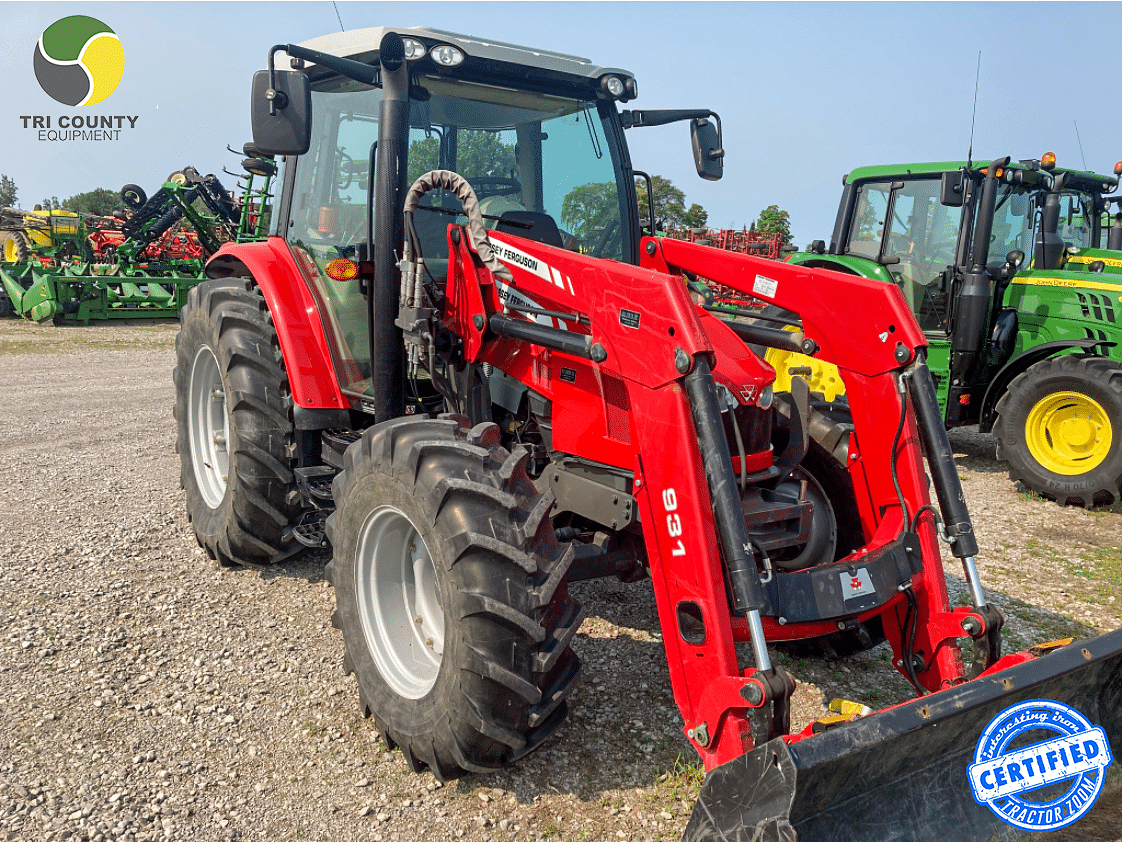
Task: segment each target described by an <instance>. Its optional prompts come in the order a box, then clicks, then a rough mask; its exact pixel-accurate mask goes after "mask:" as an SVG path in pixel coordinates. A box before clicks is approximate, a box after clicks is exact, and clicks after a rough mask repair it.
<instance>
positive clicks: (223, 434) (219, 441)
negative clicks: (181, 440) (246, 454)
mask: <svg viewBox="0 0 1122 842" xmlns="http://www.w3.org/2000/svg"><path fill="white" fill-rule="evenodd" d="M229 438H230V419H229V415H228V414H227V412H226V389H225V388H224V387H223V385H222V372H221V371H220V370H219V368H218V359H217V358H216V357H215V356H214V352H213V351H212V350H210V348H208V347H206V346H205V345H204V346H203V347H202V348H200V349H199V352H198V353H197V354H195V359H194V361H193V362H192V363H191V380H190V383H189V384H188V387H187V439H188V444H189V446H190V448H191V464H192V465H193V466H194V468H195V484H196V485H198V487H199V492H200V493H201V494H202V495H203V501H204V502H205V503H206V504H207V506H208V507H210V508H212V509H217V508H218V506H219V505H220V504H221V503H222V498H223V497H225V496H226V483H227V481H228V479H229V476H230V452H229V450H228V449H227V442H228V441H229Z"/></svg>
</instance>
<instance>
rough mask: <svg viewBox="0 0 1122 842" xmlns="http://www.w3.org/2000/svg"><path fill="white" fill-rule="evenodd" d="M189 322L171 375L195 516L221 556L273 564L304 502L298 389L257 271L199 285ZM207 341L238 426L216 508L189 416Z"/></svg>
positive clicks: (190, 300)
mask: <svg viewBox="0 0 1122 842" xmlns="http://www.w3.org/2000/svg"><path fill="white" fill-rule="evenodd" d="M180 323H181V330H180V333H179V335H178V336H177V337H176V359H177V365H176V367H175V369H174V371H173V375H172V376H173V380H174V382H175V387H176V392H177V399H176V408H175V413H174V415H175V418H176V420H177V426H178V428H179V434H178V436H177V440H176V451H177V452H178V453H179V454H180V460H181V472H180V485H181V487H182V488H183V489H184V490H185V492H186V494H187V498H188V500H187V502H188V505H187V510H188V519H189V520H190V521H191V523H192V525H193V527H194V529H195V536H196V538H197V540H198V541H199V543H200V545H201V546H203V548H204V549H205V550H206V551H207V554H208V555H209V556H210V557H211V558H213V559H215V560H217V561H218V562H219V563H220V564H221V565H223V566H236V565H241V564H262V563H268V562H269V561H270V560H271V559H273V558H275V557H278V556H280V555H281V554H282V551H283V550H284V549H285V548H286V546H287V539H286V536H285V534H284V533H285V529H286V527H287V526H288V524H289V523H290V522H291V520H292V519H293V517H295V515H296V512H297V511H298V508H299V495H298V494H295V493H294V492H295V475H294V473H293V464H294V461H293V459H292V454H293V453H294V452H295V448H294V437H295V433H294V429H295V427H294V424H293V420H292V397H291V392H290V389H289V384H288V378H287V375H286V373H285V369H284V366H283V363H281V362H279V360H280V359H281V357H280V352H279V341H278V339H277V335H276V330H275V328H274V327H273V324H272V317H271V315H270V314H269V311H268V307H267V306H266V304H265V299H264V296H263V295H262V294H261V292H260V291H259V290H258V289H257V287H256V285H255V284H254V282H253V281H252V280H251V279H248V278H237V277H231V278H223V279H220V280H212V281H208V282H206V283H203V284H200V285H198V286H196V287H193V288H192V289H191V290H190V292H189V293H188V297H187V303H186V305H185V306H184V308H183V310H182V311H181V314H180ZM188 334H190V338H189V339H185V336H187V335H188ZM204 344H205V345H207V347H209V348H210V350H211V352H212V353H213V354H214V355H215V359H216V360H217V361H218V362H219V367H220V370H221V371H222V373H223V375H224V380H225V384H224V385H225V389H226V393H227V396H228V413H229V417H230V425H231V446H230V457H231V469H230V477H229V481H228V482H229V485H228V487H227V490H226V494H225V496H224V498H223V500H222V502H221V503H220V504H219V505H218V507H217V508H215V509H210V508H209V507H208V506H207V505H206V503H205V502H204V501H203V499H202V497H201V494H200V492H199V490H198V487H197V485H196V480H195V477H194V466H193V465H192V464H191V459H190V447H189V445H188V441H189V439H188V435H189V433H188V431H187V422H188V419H187V418H186V417H185V416H186V406H187V404H186V401H187V390H188V387H189V378H190V367H191V365H192V363H193V360H194V355H195V354H196V353H197V352H198V350H199V349H200V347H202V345H204Z"/></svg>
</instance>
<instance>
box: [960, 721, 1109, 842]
mask: <svg viewBox="0 0 1122 842" xmlns="http://www.w3.org/2000/svg"><path fill="white" fill-rule="evenodd" d="M1022 735H1024V736H1023V737H1022ZM1018 738H1021V739H1018ZM1113 759H1114V758H1113V756H1112V755H1111V751H1110V743H1109V742H1107V738H1106V733H1105V732H1104V731H1103V729H1102V728H1097V727H1095V726H1093V725H1092V724H1091V723H1090V722H1089V721H1088V720H1087V718H1086V717H1084V716H1083V714H1081V713H1080V712H1079V711H1077V710H1075V709H1074V708H1072V707H1069V706H1068V705H1065V704H1061V703H1059V702H1054V701H1050V700H1048V699H1033V700H1031V701H1027V702H1021V704H1019V705H1014V706H1013V707H1010V708H1006V709H1005V710H1003V711H1002V712H1001V713H999V714H998V715H997V716H995V717H994V718H993V721H991V722H990V724H989V725H988V726H986V730H985V731H984V732H983V733H982V736H981V738H979V740H978V747H977V750H976V751H975V752H974V762H973V763H972V764H970V766H969V768H968V769H967V775H968V777H969V779H970V789H971V790H972V791H973V793H974V800H975V801H977V802H978V803H979V804H984V805H985V806H987V807H989V808H990V810H992V811H993V812H994V814H995V815H997V817H998V818H1000V819H1003V820H1004V821H1006V822H1008V823H1009V824H1011V825H1013V826H1014V827H1019V828H1021V829H1022V830H1028V831H1043V830H1057V829H1059V828H1061V827H1066V826H1067V825H1069V824H1072V823H1073V822H1075V821H1076V820H1078V819H1079V818H1081V817H1082V816H1083V815H1084V814H1085V813H1086V812H1087V811H1088V810H1090V809H1091V807H1092V805H1094V803H1095V799H1097V798H1098V797H1099V793H1101V792H1102V789H1103V782H1104V778H1105V776H1106V769H1107V767H1108V766H1109V765H1110V764H1111V762H1112V760H1113Z"/></svg>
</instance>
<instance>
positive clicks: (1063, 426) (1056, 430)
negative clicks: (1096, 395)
mask: <svg viewBox="0 0 1122 842" xmlns="http://www.w3.org/2000/svg"><path fill="white" fill-rule="evenodd" d="M1112 441H1113V435H1112V431H1111V426H1110V418H1109V417H1108V416H1107V414H1106V412H1105V411H1104V410H1103V408H1102V406H1100V405H1099V402H1098V401H1096V400H1094V399H1093V398H1089V397H1087V395H1084V394H1082V393H1080V392H1054V393H1053V394H1051V395H1048V396H1047V397H1046V398H1044V399H1042V400H1040V401H1038V402H1037V404H1036V406H1034V407H1033V408H1032V410H1031V411H1030V412H1029V414H1028V418H1027V419H1026V420H1025V442H1026V443H1027V444H1028V449H1029V452H1030V453H1031V454H1032V456H1033V458H1034V459H1035V460H1036V461H1037V462H1039V463H1040V464H1041V465H1042V466H1043V467H1044V468H1046V469H1047V470H1049V471H1051V472H1052V473H1054V474H1062V475H1064V476H1069V477H1070V476H1076V475H1078V474H1085V473H1087V472H1088V471H1093V470H1094V469H1095V468H1097V467H1098V466H1099V465H1100V464H1102V461H1103V460H1104V459H1106V456H1107V454H1108V453H1109V452H1110V445H1111V442H1112Z"/></svg>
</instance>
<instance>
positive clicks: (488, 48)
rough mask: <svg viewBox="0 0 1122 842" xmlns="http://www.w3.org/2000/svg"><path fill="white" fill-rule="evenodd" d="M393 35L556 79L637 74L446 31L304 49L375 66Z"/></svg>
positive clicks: (375, 36)
mask: <svg viewBox="0 0 1122 842" xmlns="http://www.w3.org/2000/svg"><path fill="white" fill-rule="evenodd" d="M389 32H396V33H397V34H398V35H401V36H402V37H409V38H416V39H418V40H420V41H422V42H424V44H425V45H426V46H427V47H430V48H431V47H433V46H436V45H438V44H447V45H451V46H453V47H457V48H458V49H459V50H461V51H462V52H463V54H464V55H465V56H466V57H467V58H468V59H469V60H477V61H480V62H484V63H487V64H492V63H498V64H501V65H508V66H512V67H517V68H523V69H526V68H528V69H531V70H538V71H541V72H542V74H543V75H546V76H550V77H554V78H558V77H562V78H563V77H568V78H570V79H572V80H574V81H575V80H582V81H596V80H598V79H600V77H602V76H604V75H605V74H609V73H610V74H613V75H615V76H623V77H631V78H634V74H632V73H631V72H629V71H627V70H620V69H618V68H612V67H600V66H598V65H595V64H593V63H592V62H591V61H590V60H589V59H586V58H581V57H580V56H572V55H567V54H565V53H555V52H551V51H549V50H540V49H537V48H534V47H522V46H519V45H517V44H507V43H505V42H502V41H493V40H490V39H484V38H476V37H475V36H472V35H461V34H459V33H456V32H445V31H443V30H440V29H428V28H425V27H397V26H393V27H390V26H377V27H372V28H370V29H355V30H352V31H350V32H335V33H332V34H331V35H322V36H320V37H319V38H312V39H311V40H309V41H304V42H303V43H301V45H300V46H302V47H307V48H308V49H312V50H319V51H320V52H324V53H329V54H331V55H334V56H341V57H345V58H350V59H354V60H355V61H361V62H363V63H367V64H374V63H375V62H376V61H377V59H378V47H379V45H380V44H381V42H382V37H383V36H384V35H385V34H386V33H389Z"/></svg>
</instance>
